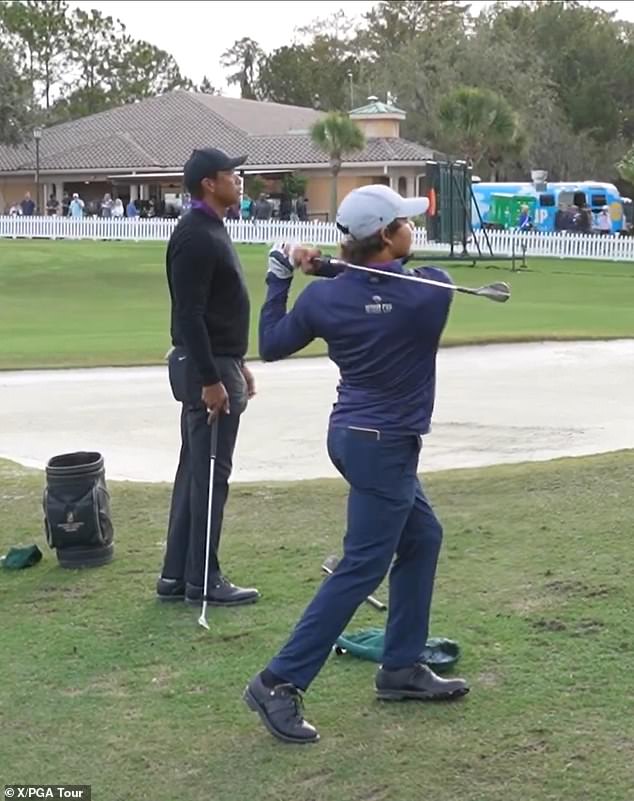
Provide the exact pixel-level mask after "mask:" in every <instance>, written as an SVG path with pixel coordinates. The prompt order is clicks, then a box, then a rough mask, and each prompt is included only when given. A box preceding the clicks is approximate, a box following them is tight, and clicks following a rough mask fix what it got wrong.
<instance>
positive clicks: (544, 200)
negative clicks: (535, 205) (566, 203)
mask: <svg viewBox="0 0 634 801" xmlns="http://www.w3.org/2000/svg"><path fill="white" fill-rule="evenodd" d="M539 205H540V206H554V205H555V196H554V195H540V196H539Z"/></svg>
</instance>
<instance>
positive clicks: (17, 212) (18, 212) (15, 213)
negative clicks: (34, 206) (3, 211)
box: [9, 203, 22, 217]
mask: <svg viewBox="0 0 634 801" xmlns="http://www.w3.org/2000/svg"><path fill="white" fill-rule="evenodd" d="M9 215H10V216H11V217H21V216H22V206H21V204H20V203H14V204H13V205H12V206H11V208H10V209H9Z"/></svg>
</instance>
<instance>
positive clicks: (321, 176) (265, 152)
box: [0, 90, 437, 219]
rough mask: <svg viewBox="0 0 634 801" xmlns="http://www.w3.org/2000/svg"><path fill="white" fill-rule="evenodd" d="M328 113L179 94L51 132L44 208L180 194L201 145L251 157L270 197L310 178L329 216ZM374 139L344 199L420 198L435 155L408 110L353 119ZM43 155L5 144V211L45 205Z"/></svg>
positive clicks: (343, 182)
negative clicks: (320, 125)
mask: <svg viewBox="0 0 634 801" xmlns="http://www.w3.org/2000/svg"><path fill="white" fill-rule="evenodd" d="M323 113H324V112H322V111H319V110H315V109H312V108H303V107H299V106H286V105H281V104H279V103H268V102H259V101H254V100H242V99H238V98H232V97H222V96H217V95H207V94H200V93H195V92H187V91H184V90H177V91H174V92H169V93H166V94H164V95H160V96H158V97H153V98H148V99H146V100H142V101H140V102H137V103H131V104H128V105H125V106H121V107H118V108H114V109H110V110H108V111H103V112H100V113H98V114H93V115H91V116H88V117H83V118H81V119H78V120H73V121H71V122H64V123H60V124H57V125H52V126H50V127H48V128H45V129H44V131H43V132H42V138H41V140H40V145H39V176H40V197H41V205H45V198H48V197H49V195H50V194H55V195H56V197H57V198H58V199H61V198H62V195H63V193H64V192H68V193H73V192H78V193H79V194H80V196H81V197H82V198H83V199H84V200H86V201H89V200H91V199H94V200H96V199H100V198H101V197H103V195H104V193H106V192H108V193H110V194H112V195H113V196H115V195H118V196H119V197H121V198H122V199H123V201H124V203H126V202H127V200H128V199H129V198H132V199H140V200H148V199H149V198H150V197H153V198H161V197H167V196H170V195H176V196H178V195H179V194H180V193H181V192H182V185H181V177H182V169H183V164H184V163H185V161H186V160H187V158H188V156H189V155H190V153H191V151H192V150H193V149H194V148H196V147H204V146H213V147H220V148H222V149H223V150H225V151H227V152H228V153H230V154H234V155H237V154H240V155H241V154H248V160H247V162H246V164H245V167H244V170H245V175H247V176H249V175H255V174H258V175H261V176H262V177H263V179H265V180H266V182H267V184H266V186H267V191H269V192H272V193H274V192H275V190H276V188H278V189H279V182H280V180H281V178H282V177H283V175H285V174H288V173H289V172H297V173H301V174H302V175H304V176H305V177H306V179H307V191H306V195H307V197H308V201H309V204H308V205H309V212H310V213H311V216H312V217H314V218H318V219H327V216H328V208H329V196H330V173H329V167H328V159H327V157H326V156H325V154H324V153H322V152H321V151H320V150H319V149H318V148H317V147H316V146H315V145H314V144H313V142H312V140H311V137H310V127H311V126H312V125H313V123H314V122H315V121H317V120H318V119H319V118H320V116H322V114H323ZM350 117H351V118H352V119H354V120H355V121H356V122H357V123H358V124H359V126H360V127H361V128H362V130H363V131H364V133H365V136H366V145H365V147H364V149H363V150H362V151H359V152H356V153H352V154H350V155H348V156H347V157H346V158H345V160H344V164H343V167H342V170H341V174H340V176H339V182H338V183H339V185H338V194H339V197H343V195H344V194H345V193H346V192H348V191H350V190H351V189H353V188H354V187H356V186H362V185H364V184H367V183H377V182H381V183H387V184H390V185H391V186H393V187H394V188H395V189H397V190H398V191H400V192H401V193H402V194H406V195H413V194H414V193H415V191H416V188H417V176H420V175H421V173H423V172H424V165H425V162H426V161H427V160H429V159H433V158H434V157H435V156H436V155H437V154H435V153H434V152H433V151H432V150H431V149H430V148H429V147H426V146H424V145H421V144H418V143H416V142H411V141H408V140H406V139H403V138H401V136H400V124H401V122H402V121H403V120H404V119H405V118H406V114H405V112H404V111H402V110H400V109H398V108H396V107H395V106H393V105H390V104H387V103H382V102H380V101H379V100H378V99H377V98H369V99H368V104H367V105H365V106H364V107H362V108H358V109H354V110H353V111H351V112H350ZM36 167H37V165H36V149H35V142H34V141H30V142H27V143H25V144H23V145H21V146H19V147H9V146H0V212H2V211H4V210H5V209H6V208H7V207H8V206H10V205H11V204H13V203H16V202H18V201H19V200H21V199H22V197H23V196H24V193H25V192H26V191H30V192H31V193H32V195H33V197H34V198H35V197H36V195H37V188H36V180H35V173H36Z"/></svg>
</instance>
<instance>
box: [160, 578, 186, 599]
mask: <svg viewBox="0 0 634 801" xmlns="http://www.w3.org/2000/svg"><path fill="white" fill-rule="evenodd" d="M156 597H157V598H158V599H159V601H182V600H183V598H184V597H185V582H184V581H183V580H182V579H168V578H163V576H159V579H158V581H157V582H156Z"/></svg>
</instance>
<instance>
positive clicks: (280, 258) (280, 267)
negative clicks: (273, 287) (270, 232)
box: [266, 242, 295, 281]
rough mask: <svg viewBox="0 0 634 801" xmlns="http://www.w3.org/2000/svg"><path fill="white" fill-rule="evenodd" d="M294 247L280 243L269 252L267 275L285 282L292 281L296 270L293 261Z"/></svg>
mask: <svg viewBox="0 0 634 801" xmlns="http://www.w3.org/2000/svg"><path fill="white" fill-rule="evenodd" d="M292 247H293V246H292V245H289V244H287V243H285V242H278V243H276V244H275V245H273V247H272V248H271V249H270V250H269V261H268V267H267V270H266V271H267V273H271V274H272V275H274V276H275V277H276V278H281V279H282V280H283V281H290V280H291V278H292V277H293V270H294V269H295V267H294V265H293V262H292V261H291V259H292Z"/></svg>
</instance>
